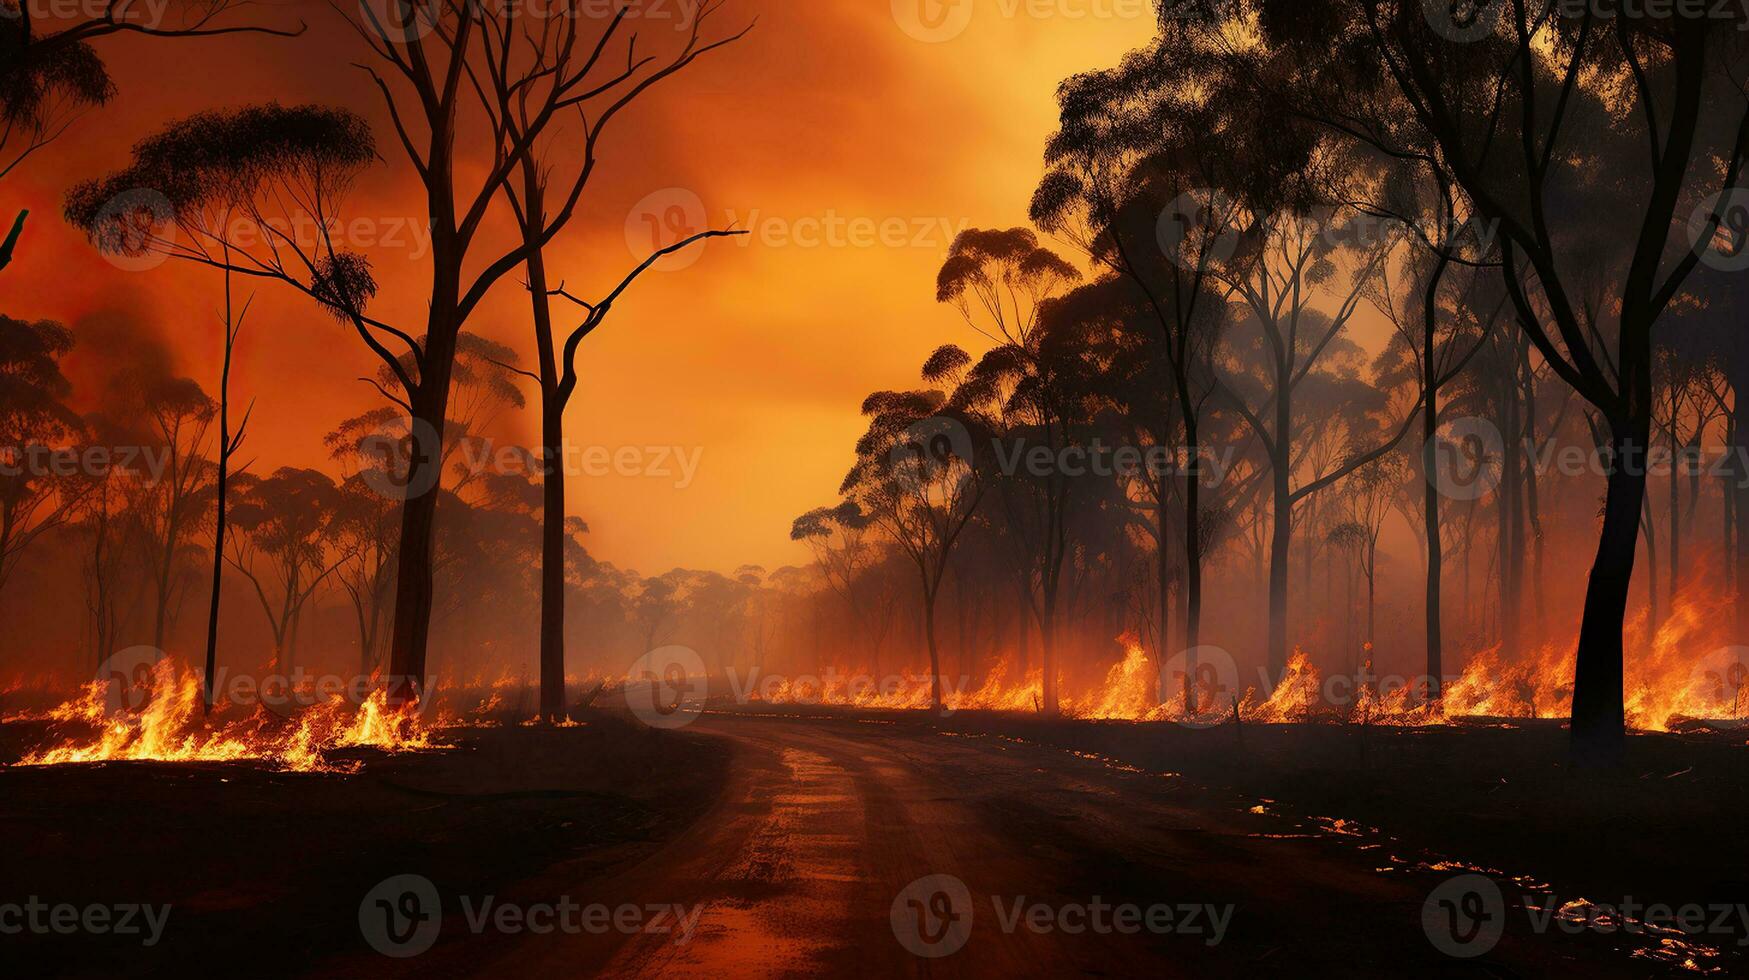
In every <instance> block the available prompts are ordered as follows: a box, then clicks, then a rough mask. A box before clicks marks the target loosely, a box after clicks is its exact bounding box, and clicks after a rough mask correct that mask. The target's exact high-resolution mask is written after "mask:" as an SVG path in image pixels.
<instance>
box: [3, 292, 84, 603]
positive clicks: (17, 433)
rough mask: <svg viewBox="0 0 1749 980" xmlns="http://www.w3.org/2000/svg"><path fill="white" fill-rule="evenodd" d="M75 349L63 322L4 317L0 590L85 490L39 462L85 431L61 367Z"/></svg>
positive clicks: (76, 481) (69, 510)
mask: <svg viewBox="0 0 1749 980" xmlns="http://www.w3.org/2000/svg"><path fill="white" fill-rule="evenodd" d="M72 349H73V334H72V332H71V331H69V330H68V329H67V328H66V327H64V326H62V325H61V324H59V323H56V322H54V321H52V320H38V321H35V322H26V321H24V320H15V319H13V318H12V317H7V316H0V589H4V588H5V586H6V581H7V579H8V578H10V577H11V575H12V572H13V571H14V570H15V569H16V568H17V567H18V563H19V561H20V560H22V559H23V557H24V552H25V549H27V548H29V547H30V546H31V544H33V543H34V542H35V541H37V539H39V538H41V537H42V536H43V535H44V534H46V533H48V532H49V531H51V530H53V529H55V528H57V527H59V526H61V525H62V524H63V523H65V522H66V520H67V519H68V517H69V516H70V515H71V514H72V512H73V510H74V508H75V506H76V505H77V504H78V502H79V498H80V496H81V494H82V492H83V491H84V490H85V489H88V488H87V487H86V486H85V485H83V484H82V483H81V482H80V481H79V480H78V479H77V478H76V476H62V475H60V474H58V473H57V470H58V467H54V466H49V465H46V464H45V463H44V462H43V460H42V459H40V458H37V457H40V454H42V453H43V452H46V451H50V450H58V449H62V448H65V447H66V446H68V445H69V444H70V443H72V442H73V441H74V439H75V437H77V436H79V435H81V434H82V433H83V431H84V428H85V426H84V422H83V420H81V419H80V418H79V416H78V415H77V413H75V412H74V411H73V410H72V409H70V408H68V407H67V404H66V399H67V397H68V396H69V395H70V394H71V393H72V385H71V384H70V383H68V381H67V379H66V377H65V376H64V375H63V374H62V373H61V364H60V361H61V358H62V357H64V356H65V355H66V354H67V352H68V351H70V350H72Z"/></svg>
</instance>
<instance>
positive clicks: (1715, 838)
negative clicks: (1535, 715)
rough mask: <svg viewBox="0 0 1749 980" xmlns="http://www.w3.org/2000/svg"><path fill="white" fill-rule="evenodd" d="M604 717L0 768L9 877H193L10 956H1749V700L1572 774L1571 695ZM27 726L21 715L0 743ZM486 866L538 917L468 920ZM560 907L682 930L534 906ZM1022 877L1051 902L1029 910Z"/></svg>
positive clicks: (395, 970) (611, 966)
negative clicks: (1110, 718)
mask: <svg viewBox="0 0 1749 980" xmlns="http://www.w3.org/2000/svg"><path fill="white" fill-rule="evenodd" d="M589 718H590V720H589V723H588V724H587V725H585V726H584V727H580V728H570V729H558V730H552V729H535V728H520V727H515V726H509V727H504V728H497V729H457V730H451V731H448V732H446V733H445V739H446V740H448V741H452V742H454V744H455V747H454V748H453V749H451V750H448V751H439V752H428V753H414V754H400V755H393V756H385V755H382V754H380V753H359V754H357V756H356V757H357V758H360V759H362V760H363V761H364V762H365V766H364V768H363V770H362V771H361V772H360V773H358V774H355V775H332V774H327V775H304V774H295V773H282V772H273V771H270V770H267V769H265V768H262V767H259V766H253V765H249V764H219V765H162V764H102V765H96V766H62V767H53V768H47V769H34V768H23V769H21V768H12V769H0V835H4V837H3V838H0V839H4V840H5V841H7V842H8V854H7V857H6V859H5V860H4V861H3V862H0V905H3V903H6V902H18V901H22V900H23V899H24V898H26V897H28V896H33V895H34V896H39V897H40V898H41V899H42V900H43V901H45V902H49V903H74V904H85V903H98V902H105V903H127V902H147V903H168V904H170V905H171V906H172V912H171V918H170V920H169V928H166V929H165V930H164V932H163V939H162V942H161V943H159V944H158V945H156V946H154V947H152V948H142V947H141V944H140V942H139V940H138V939H137V938H134V939H131V940H128V939H124V938H122V937H108V938H105V937H102V936H98V937H92V936H88V935H87V936H79V937H72V938H63V937H57V936H37V935H30V934H25V935H4V936H0V952H4V954H5V955H4V956H3V957H0V959H3V960H4V961H5V962H6V963H7V964H8V965H9V966H10V965H13V964H17V965H18V966H19V967H20V968H21V972H22V974H23V975H82V976H114V975H163V974H168V973H173V972H178V970H179V969H180V968H184V967H186V966H187V964H189V963H194V962H199V963H204V964H208V965H214V964H216V965H217V968H218V969H222V970H223V971H224V972H226V973H228V974H242V975H249V976H293V975H296V976H332V977H366V976H368V977H373V978H375V977H397V976H406V977H420V978H426V977H433V976H437V977H448V976H480V975H485V976H500V975H516V976H546V975H555V974H557V975H566V976H588V975H603V976H663V977H667V976H700V977H709V978H713V980H722V978H725V977H738V976H804V975H823V974H824V975H836V976H893V975H928V976H1004V977H1007V976H1020V975H1057V976H1061V975H1074V974H1083V975H1099V974H1105V975H1139V974H1140V973H1141V972H1143V971H1146V972H1148V973H1149V974H1150V975H1162V976H1198V977H1202V976H1254V975H1281V973H1279V972H1278V971H1282V972H1292V973H1294V974H1297V975H1317V976H1325V975H1332V976H1403V975H1419V976H1453V977H1481V976H1489V977H1501V976H1527V977H1528V976H1549V975H1570V974H1580V973H1582V974H1584V975H1587V976H1592V977H1609V976H1624V977H1638V976H1657V975H1673V976H1674V975H1694V973H1695V972H1696V971H1697V970H1698V972H1701V973H1710V974H1714V975H1727V974H1735V975H1742V974H1743V973H1745V972H1746V971H1749V957H1746V956H1745V953H1744V949H1745V947H1743V946H1739V945H1738V943H1739V942H1743V941H1746V940H1749V932H1745V918H1744V917H1746V916H1749V904H1745V903H1749V885H1746V884H1745V878H1749V865H1745V863H1744V861H1743V857H1742V856H1743V855H1744V854H1745V853H1749V850H1746V847H1745V845H1749V830H1746V829H1745V826H1744V824H1745V821H1744V820H1743V819H1742V814H1744V813H1745V812H1749V748H1746V747H1745V744H1744V739H1745V738H1746V737H1749V733H1743V732H1739V733H1716V734H1713V735H1682V736H1676V735H1637V736H1634V737H1633V738H1632V739H1631V740H1630V753H1629V763H1628V765H1627V766H1626V767H1625V768H1624V769H1623V770H1621V771H1619V772H1613V773H1609V774H1604V775H1580V774H1574V773H1570V772H1568V771H1567V770H1566V768H1565V767H1564V765H1563V756H1564V749H1565V744H1566V735H1565V732H1564V731H1563V730H1562V729H1561V727H1560V726H1559V725H1558V724H1555V723H1536V722H1531V723H1525V724H1523V725H1518V726H1515V727H1510V728H1507V727H1476V726H1462V727H1459V726H1453V727H1444V728H1427V729H1414V730H1393V729H1381V728H1372V729H1359V728H1343V727H1338V726H1333V725H1293V726H1258V725H1246V726H1244V727H1242V728H1240V729H1237V730H1235V729H1233V728H1231V727H1223V728H1217V729H1209V730H1203V731H1197V730H1189V729H1184V728H1180V727H1178V726H1174V725H1164V724H1132V723H1097V722H1070V721H1059V722H1047V721H1045V720H1043V719H1039V718H1036V717H1026V716H1016V715H997V714H987V713H974V712H962V713H958V714H955V715H952V716H950V717H948V718H946V719H940V720H937V719H932V718H929V717H927V716H925V715H922V714H920V713H895V712H852V711H842V710H833V709H825V708H810V707H794V708H763V709H757V710H755V709H746V708H742V709H731V710H715V709H713V710H710V711H707V712H705V713H704V714H703V715H701V716H700V717H698V718H697V719H696V720H694V721H693V723H692V724H691V725H690V726H689V727H687V728H684V729H681V730H679V731H677V732H653V731H649V730H646V729H643V728H641V727H637V726H635V725H634V724H632V723H630V722H627V721H622V720H619V719H618V716H617V715H616V714H615V713H614V712H612V711H611V710H609V711H596V712H594V713H592V714H591V715H590V716H589ZM39 735H40V733H33V732H31V731H29V730H28V726H0V761H6V760H10V759H13V758H16V757H17V755H18V753H19V751H20V749H21V748H22V746H23V745H25V744H28V743H29V741H30V740H31V739H33V738H35V737H38V736H39ZM1472 872H1473V873H1479V874H1481V875H1484V876H1485V877H1486V878H1487V879H1488V880H1490V881H1492V882H1494V883H1495V884H1496V885H1497V887H1498V888H1499V891H1500V893H1501V894H1502V895H1503V896H1504V898H1503V900H1504V902H1505V906H1504V907H1503V908H1502V909H1501V910H1500V914H1501V915H1502V916H1503V921H1504V923H1505V925H1504V934H1503V936H1502V937H1501V938H1500V939H1499V941H1498V944H1497V945H1491V946H1490V947H1489V948H1488V949H1486V950H1485V951H1483V952H1482V953H1481V954H1480V955H1477V956H1476V957H1474V958H1471V959H1458V958H1452V957H1448V956H1445V955H1443V954H1441V953H1440V952H1439V951H1438V950H1436V949H1435V947H1434V945H1433V944H1432V943H1431V942H1430V936H1431V935H1432V934H1433V933H1432V931H1431V929H1432V927H1431V926H1430V925H1429V924H1428V921H1427V919H1426V918H1425V916H1426V914H1427V911H1428V909H1429V907H1430V902H1432V900H1433V899H1432V898H1431V897H1430V896H1436V893H1437V892H1438V889H1440V888H1442V887H1444V885H1445V883H1447V882H1448V881H1451V880H1453V879H1454V877H1457V876H1464V875H1467V874H1470V873H1472ZM403 874H418V875H422V876H424V877H425V878H427V879H429V880H430V881H431V882H432V883H433V884H434V885H435V886H436V888H437V890H438V892H439V893H440V894H441V899H440V900H441V910H440V915H439V916H438V917H437V919H438V923H439V925H438V928H437V930H436V932H435V939H434V945H432V946H431V948H430V949H429V951H426V952H423V953H421V954H420V955H415V956H412V957H411V958H406V959H391V958H387V957H385V956H382V955H379V953H378V952H377V951H376V950H373V949H372V948H371V945H369V944H367V941H366V939H365V938H364V936H365V934H366V930H367V929H368V928H369V927H368V926H367V924H366V922H365V918H366V916H368V915H369V914H370V909H369V907H368V906H369V902H368V900H365V901H361V899H365V896H366V895H367V893H369V894H374V893H373V891H372V890H373V888H375V887H376V886H377V885H378V884H379V883H380V882H384V881H385V879H389V878H391V877H393V876H396V875H403ZM936 876H948V877H950V878H951V879H953V880H954V881H955V882H958V883H959V884H960V886H961V887H962V888H963V890H964V893H965V896H966V902H967V903H968V904H966V905H965V910H966V912H967V914H966V916H965V921H966V928H967V929H968V930H969V932H968V933H967V934H966V935H964V936H962V937H960V941H961V942H963V943H964V949H963V950H958V951H957V952H956V951H954V950H948V955H945V956H942V958H939V959H936V958H927V957H921V956H919V955H915V954H916V952H917V950H916V949H915V948H908V946H907V939H906V938H905V936H904V935H903V928H902V925H901V923H900V921H899V919H900V917H901V914H902V913H903V912H904V910H905V908H906V905H905V902H904V901H903V898H904V895H905V894H908V893H909V889H910V888H911V887H912V886H913V885H915V884H917V883H918V882H920V881H922V880H923V879H925V878H927V879H929V880H930V881H932V882H934V881H936V880H937V879H936ZM930 888H931V889H933V888H934V885H931V886H930ZM1549 896H1553V899H1554V904H1548V903H1549ZM488 898H489V899H491V900H492V901H494V902H495V903H496V905H497V906H499V907H503V906H509V907H511V908H513V909H514V910H515V915H516V916H527V917H528V918H527V919H526V921H524V920H523V919H520V918H515V917H514V916H513V918H512V919H511V920H507V922H508V925H506V923H505V922H499V921H497V920H492V921H491V922H490V923H487V924H485V925H481V922H482V920H481V919H480V918H479V911H478V908H479V904H480V902H481V901H482V900H485V899H488ZM936 898H937V896H936V894H935V892H934V891H931V893H930V894H929V895H927V896H924V897H923V899H924V901H925V903H929V902H933V901H935V899H936ZM1101 902H1103V903H1106V904H1107V905H1111V904H1113V903H1118V904H1129V905H1133V906H1136V907H1139V908H1153V907H1156V906H1159V905H1162V904H1165V905H1172V906H1173V907H1174V908H1177V909H1179V910H1181V911H1180V914H1182V909H1184V908H1185V907H1186V906H1187V905H1195V906H1196V907H1198V908H1199V909H1207V910H1208V912H1207V914H1206V915H1204V916H1203V917H1202V919H1201V920H1200V921H1201V922H1202V924H1203V925H1202V928H1201V930H1200V931H1198V932H1195V933H1194V934H1191V933H1189V931H1188V930H1178V931H1177V932H1176V933H1173V934H1162V933H1158V932H1152V931H1150V932H1147V933H1146V934H1143V935H1133V934H1113V933H1105V934H1088V933H1089V932H1090V931H1089V930H1086V929H1079V930H1071V929H1070V928H1068V926H1069V923H1070V920H1069V919H1068V918H1066V917H1065V916H1066V915H1067V913H1068V911H1072V910H1076V909H1079V910H1080V911H1081V914H1083V915H1084V914H1086V909H1087V906H1088V905H1089V904H1090V903H1091V904H1092V905H1094V906H1097V905H1098V904H1099V903H1101ZM1581 902H1583V903H1592V904H1590V905H1585V904H1577V905H1575V904H1573V903H1581ZM562 903H572V904H575V905H579V906H583V907H590V908H596V907H600V908H607V909H625V908H628V907H630V908H634V909H637V910H640V912H639V914H642V913H643V911H655V910H660V911H661V912H662V913H663V914H664V915H666V912H667V910H669V909H673V910H675V915H674V916H673V917H672V918H665V919H664V920H663V921H665V922H680V921H682V919H684V920H685V925H684V929H683V931H682V930H677V929H668V928H663V929H655V928H648V926H650V925H652V924H653V923H652V922H651V921H650V920H648V919H643V920H640V921H639V922H633V923H631V924H630V927H627V928H619V927H615V928H600V929H587V930H563V929H560V930H553V929H548V930H545V931H542V930H539V929H535V928H532V924H533V922H534V919H533V915H534V911H533V910H535V909H538V908H541V907H543V906H545V907H547V908H549V909H551V908H552V907H554V906H555V905H558V906H560V907H563V906H562ZM1653 903H1666V904H1670V905H1672V906H1681V905H1684V904H1687V905H1692V906H1696V907H1699V908H1703V909H1706V910H1708V911H1707V918H1706V921H1705V923H1704V926H1703V931H1704V934H1703V935H1683V934H1681V933H1677V932H1666V933H1658V932H1655V931H1650V932H1649V931H1645V930H1641V929H1637V928H1636V923H1638V922H1639V921H1642V920H1647V921H1650V922H1653V923H1655V922H1657V921H1658V917H1657V916H1655V915H1651V914H1649V913H1647V912H1646V911H1645V910H1644V909H1645V906H1647V905H1650V904H1653ZM1562 906H1566V907H1567V911H1566V912H1565V913H1564V914H1562V915H1559V916H1557V917H1555V919H1554V920H1551V919H1550V918H1549V916H1548V915H1546V914H1545V915H1544V916H1543V918H1542V920H1541V922H1542V924H1541V925H1536V923H1537V922H1538V918H1537V913H1538V909H1539V908H1544V909H1546V910H1547V911H1549V912H1553V910H1554V909H1557V908H1560V907H1562ZM918 907H919V908H921V907H924V906H918ZM929 907H934V906H933V905H931V906H929ZM1636 907H1637V908H1639V909H1640V911H1638V912H1636V911H1635V908H1636ZM954 908H956V909H957V908H959V906H957V905H956V906H954ZM1715 908H1719V909H1727V910H1729V911H1730V912H1731V913H1732V916H1731V917H1724V918H1721V917H1720V916H1719V915H1717V914H1714V912H1713V911H1712V910H1713V909H1715ZM1033 910H1042V911H1041V912H1040V914H1041V915H1042V916H1043V917H1044V918H1043V920H1041V921H1044V922H1045V924H1046V925H1045V928H1043V929H1039V928H1034V927H1032V926H1028V925H1025V924H1022V925H1019V926H1017V925H1016V922H1015V919H1014V918H1013V916H1014V914H1018V913H1019V912H1021V911H1026V912H1028V914H1030V913H1031V911H1033ZM1587 911H1590V912H1591V913H1593V918H1592V919H1591V920H1590V921H1589V922H1585V921H1580V920H1581V919H1582V915H1581V913H1584V912H1587ZM1223 915H1224V920H1223V924H1222V926H1221V929H1220V933H1219V934H1218V935H1217V934H1215V933H1214V932H1213V931H1212V930H1211V929H1210V927H1209V924H1210V922H1211V920H1212V919H1214V918H1216V917H1219V916H1223ZM1624 915H1625V916H1627V918H1625V919H1624V918H1623V916H1624ZM1005 916H1006V918H1005ZM1599 916H1602V917H1599ZM635 917H636V916H635V915H634V918H635ZM4 925H5V920H4V919H3V918H0V926H4ZM1623 926H1626V927H1627V928H1626V929H1625V931H1624V930H1623V928H1622V927H1623ZM895 940H897V941H895ZM379 948H380V947H379ZM415 952H418V951H417V950H415ZM1260 971H1261V973H1260ZM8 972H10V971H8ZM184 975H187V974H186V972H184Z"/></svg>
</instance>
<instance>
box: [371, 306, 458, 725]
mask: <svg viewBox="0 0 1749 980" xmlns="http://www.w3.org/2000/svg"><path fill="white" fill-rule="evenodd" d="M437 280H438V281H439V282H440V283H441V282H443V281H444V276H443V274H442V273H441V272H439V273H438V274H437ZM448 281H449V282H452V283H453V282H456V281H459V279H458V277H455V276H451V277H449V280H448ZM447 299H448V300H449V302H448V304H447V307H442V308H447V309H448V310H450V311H451V313H452V314H453V311H454V309H455V300H454V297H453V296H449V297H447ZM436 309H437V308H434V312H433V314H432V317H431V320H430V324H431V330H430V332H429V334H428V336H427V338H426V341H427V348H426V354H425V372H424V374H422V375H421V377H420V379H419V386H418V391H417V392H415V393H414V396H413V399H412V404H413V417H412V422H413V426H412V432H411V439H410V451H409V453H408V466H407V494H406V498H407V499H406V500H405V501H404V502H403V503H402V505H401V536H400V545H399V550H398V552H397V554H398V555H399V556H400V561H399V562H398V564H397V566H396V569H395V623H394V628H393V632H392V633H391V635H390V639H389V678H388V684H389V692H390V701H391V703H393V704H403V703H406V702H408V701H413V700H417V699H418V698H419V697H420V696H422V694H423V692H424V683H425V681H424V678H425V675H426V670H425V654H426V647H427V644H428V642H429V640H430V634H431V609H432V604H433V599H434V591H435V588H434V582H433V577H432V576H433V571H434V567H435V555H436V549H437V501H438V497H439V496H440V495H441V494H440V488H441V485H442V482H443V440H444V430H445V422H446V419H445V414H446V413H447V411H448V409H449V394H450V391H449V385H450V374H451V371H452V370H453V368H454V366H455V352H456V333H457V331H458V330H459V327H460V325H459V324H454V323H453V322H452V319H451V318H446V317H443V316H440V315H439V314H438V313H437V312H436Z"/></svg>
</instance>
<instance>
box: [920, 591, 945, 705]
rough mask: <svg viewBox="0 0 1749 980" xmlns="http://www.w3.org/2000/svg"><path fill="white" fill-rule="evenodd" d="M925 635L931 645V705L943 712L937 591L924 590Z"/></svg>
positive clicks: (926, 640)
mask: <svg viewBox="0 0 1749 980" xmlns="http://www.w3.org/2000/svg"><path fill="white" fill-rule="evenodd" d="M923 637H924V640H925V642H926V643H927V644H928V646H929V706H930V708H931V709H932V710H934V712H935V713H936V714H937V715H939V714H941V651H940V650H938V649H936V646H935V593H934V592H932V591H930V590H928V589H925V590H924V592H923Z"/></svg>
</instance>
